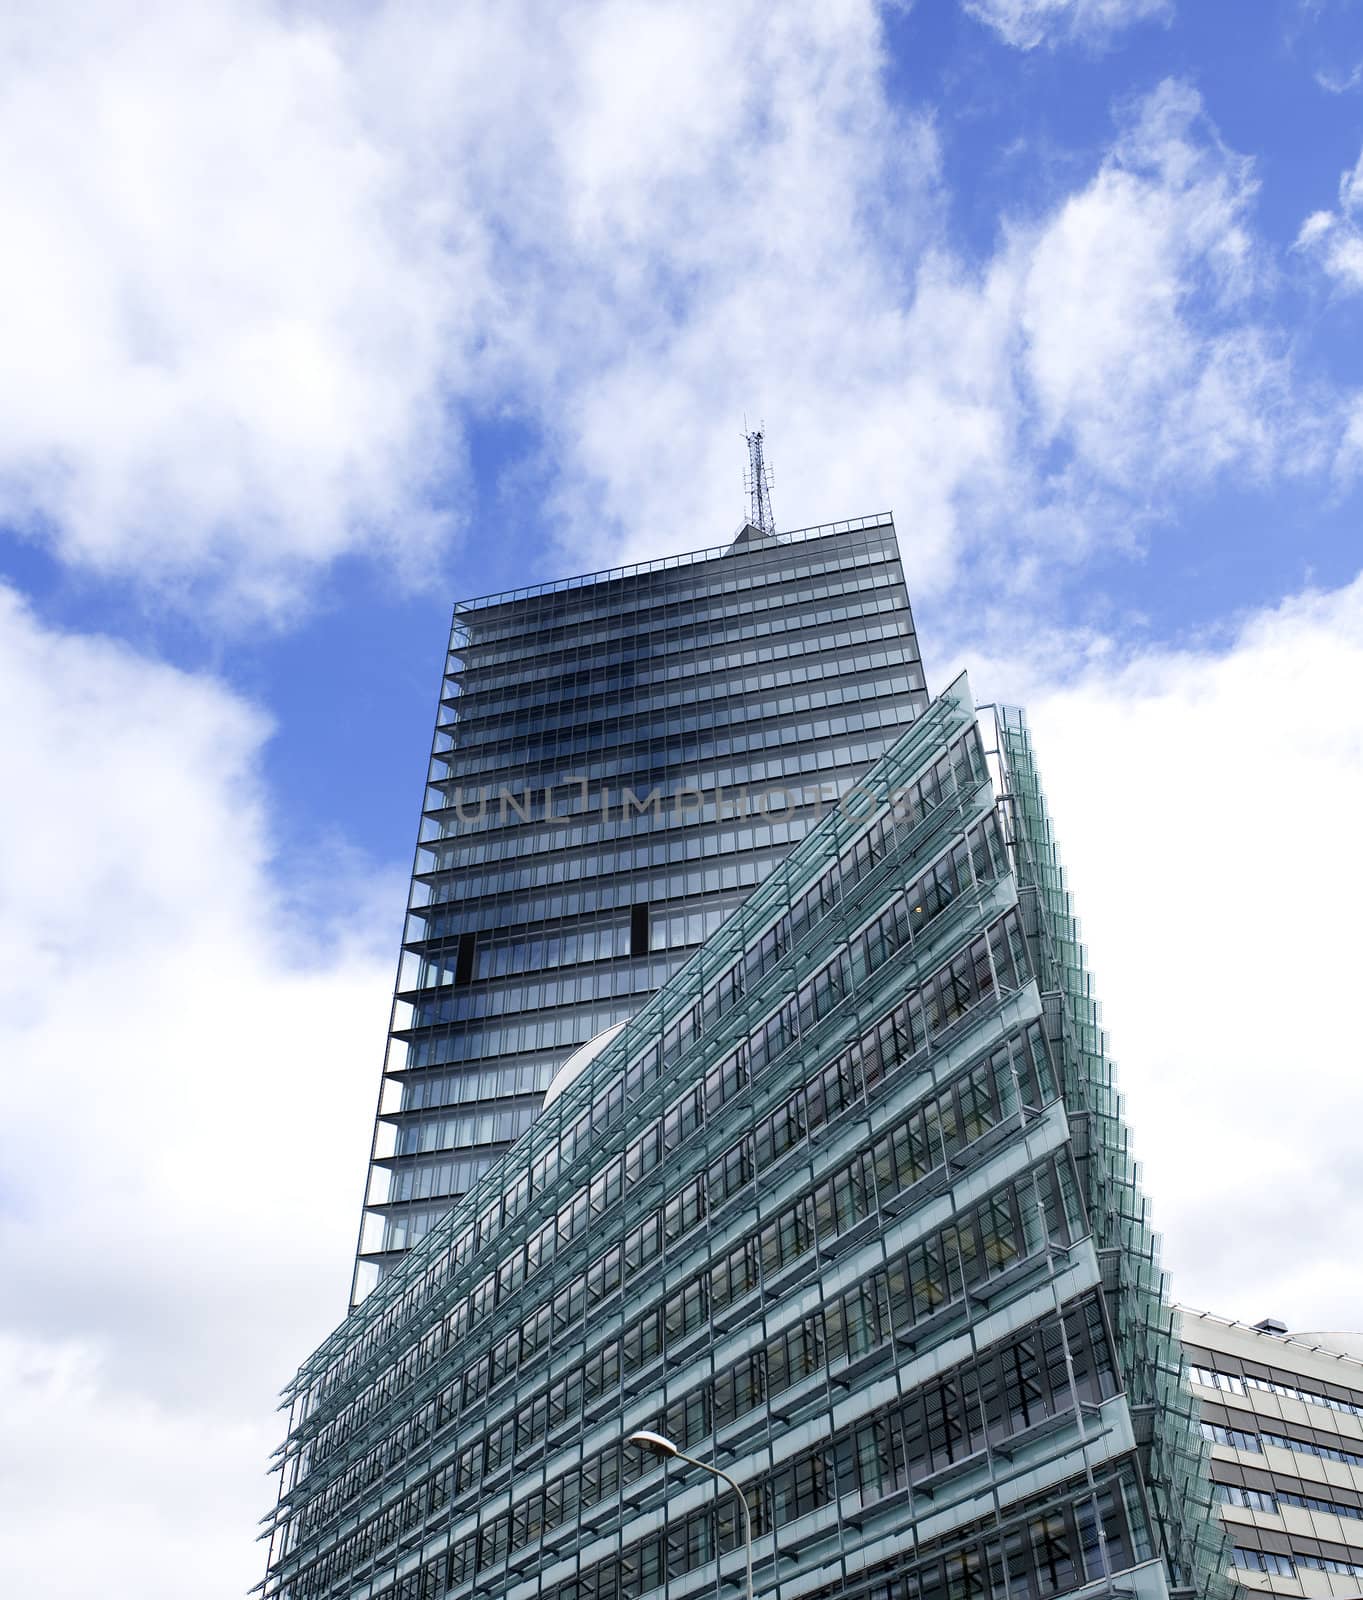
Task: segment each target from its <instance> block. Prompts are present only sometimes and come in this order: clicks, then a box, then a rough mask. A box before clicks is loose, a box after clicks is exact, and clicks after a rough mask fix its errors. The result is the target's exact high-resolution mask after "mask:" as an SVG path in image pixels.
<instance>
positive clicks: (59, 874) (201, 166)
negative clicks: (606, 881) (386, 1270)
mask: <svg viewBox="0 0 1363 1600" xmlns="http://www.w3.org/2000/svg"><path fill="white" fill-rule="evenodd" d="M0 75H2V76H3V93H2V94H0V151H3V152H4V154H3V157H2V158H0V216H2V217H3V219H4V248H3V250H0V328H2V329H3V341H2V343H0V349H3V381H0V729H3V732H4V741H5V775H6V782H5V783H4V785H3V788H2V789H0V818H2V819H3V827H2V828H0V839H3V844H0V996H2V997H3V1001H4V1003H3V1005H2V1006H0V1017H2V1018H3V1020H2V1021H0V1071H3V1073H4V1078H5V1082H4V1087H3V1092H4V1105H5V1111H6V1115H5V1117H4V1120H3V1124H2V1125H0V1269H2V1270H3V1283H4V1293H3V1295H0V1416H3V1417H4V1419H5V1423H4V1429H3V1433H4V1439H5V1443H4V1449H3V1451H2V1452H0V1479H3V1483H2V1484H0V1492H2V1493H3V1504H4V1506H5V1516H4V1518H3V1521H2V1522H0V1589H3V1590H4V1591H5V1592H7V1593H14V1594H43V1595H45V1596H51V1597H54V1600H66V1597H72V1600H87V1597H91V1596H95V1595H98V1596H101V1597H105V1600H123V1597H125V1596H126V1597H131V1596H133V1595H136V1596H137V1597H138V1600H185V1597H186V1596H191V1595H192V1596H194V1597H199V1596H203V1597H208V1600H218V1597H224V1600H227V1597H239V1596H241V1595H242V1594H243V1593H244V1592H245V1591H246V1590H247V1589H249V1588H250V1586H251V1585H252V1584H254V1583H255V1582H256V1581H257V1580H258V1578H259V1576H260V1574H261V1570H262V1567H261V1560H262V1554H263V1552H262V1551H261V1550H260V1549H259V1548H258V1547H257V1546H255V1545H254V1544H253V1526H254V1523H255V1520H256V1518H257V1517H258V1516H259V1515H260V1514H261V1513H262V1512H264V1511H265V1509H266V1507H267V1504H268V1501H269V1496H270V1486H269V1484H268V1482H267V1480H266V1478H265V1476H264V1473H263V1468H264V1464H265V1460H266V1457H267V1456H268V1453H269V1451H270V1449H271V1448H272V1446H273V1445H274V1443H275V1442H277V1438H278V1435H279V1419H278V1418H276V1417H275V1415H274V1413H273V1409H272V1407H273V1397H274V1394H275V1392H276V1390H277V1389H278V1387H279V1385H280V1384H281V1383H282V1382H283V1381H284V1380H285V1379H286V1377H287V1376H288V1374H289V1372H290V1370H291V1368H292V1366H293V1365H294V1364H295V1363H296V1362H297V1361H298V1359H299V1358H301V1357H302V1356H303V1355H304V1354H306V1352H307V1350H308V1349H310V1348H311V1346H312V1345H313V1344H314V1343H315V1342H316V1341H317V1340H318V1339H319V1338H320V1337H321V1336H322V1335H324V1334H325V1333H326V1332H327V1331H328V1329H329V1328H330V1327H331V1326H332V1324H333V1323H334V1322H335V1321H336V1320H337V1319H338V1318H339V1316H340V1314H341V1312H342V1310H343V1307H344V1303H345V1296H346V1292H347V1287H348V1283H349V1257H350V1253H351V1250H352V1249H353V1242H354V1235H355V1228H356V1221H357V1211H358V1203H359V1198H360V1189H361V1183H362V1178H363V1169H364V1165H365V1156H366V1152H367V1144H368V1126H367V1124H368V1120H369V1117H370V1115H371V1112H372V1105H373V1097H374V1093H375V1089H376V1081H377V1071H378V1065H379V1059H380V1047H381V1042H382V1036H383V1031H384V1026H385V1020H386V1014H387V1006H388V994H389V990H390V987H391V980H392V971H393V967H394V957H395V952H396V944H397V939H398V936H399V931H400V922H401V907H402V900H403V886H402V880H403V877H404V875H405V871H406V869H407V866H408V864H409V862H410V851H411V842H412V835H413V830H414V823H415V818H416V813H417V808H418V804H419V800H420V795H421V789H422V780H423V769H424V760H425V751H426V749H427V745H428V739H429V722H430V718H431V715H432V711H433V707H434V700H435V691H436V686H437V681H438V674H439V670H440V665H441V659H442V648H443V642H444V630H445V627H446V623H447V619H448V608H449V604H450V601H451V600H452V599H453V598H454V597H455V596H458V595H471V594H479V593H484V592H487V591H490V590H494V589H498V588H503V587H507V586H509V585H511V584H514V583H519V582H522V581H527V580H530V579H535V578H542V577H550V576H554V575H560V574H563V573H566V572H576V571H582V570H585V569H588V568H591V567H595V566H600V565H606V564H610V563H613V562H618V561H620V560H624V559H629V558H637V557H641V556H646V555H650V554H654V553H660V552H666V551H673V550H679V549H688V548H694V547H696V546H700V545H706V544H712V543H715V542H717V541H720V540H722V539H723V538H725V537H726V536H727V535H728V534H730V533H731V532H732V530H733V528H734V527H735V526H736V524H737V523H738V522H739V520H740V519H741V515H742V511H743V500H742V468H743V447H742V441H741V438H740V434H741V430H742V426H743V419H744V417H745V415H746V416H747V417H748V418H749V419H754V420H755V419H762V420H764V421H765V423H766V426H767V430H768V436H769V440H770V452H771V459H772V463H773V466H774V469H775V480H776V482H775V497H774V498H775V506H776V512H777V518H778V521H779V522H780V523H781V524H782V525H783V526H787V527H792V526H802V525H808V524H811V523H816V522H820V521H828V520H834V519H838V518H842V517H847V516H855V515H860V514H863V513H866V512H871V511H877V510H881V509H884V508H892V509H893V510H894V512H895V515H896V519H897V523H898V526H899V529H900V538H901V543H902V547H903V551H904V557H905V565H906V568H907V571H908V575H909V581H910V587H911V592H912V595H913V599H914V603H915V608H916V612H917V616H918V620H919V624H920V628H921V632H922V635H923V640H924V646H925V653H926V655H927V665H928V670H929V677H930V681H931V682H932V683H934V684H935V685H936V686H938V687H941V686H942V685H944V684H945V683H946V682H947V680H948V678H949V676H950V675H951V674H952V673H953V672H954V671H955V670H956V669H957V668H958V667H959V666H961V665H969V666H970V667H971V668H972V671H973V674H974V678H975V683H976V689H977V693H978V694H979V695H980V696H981V698H986V697H997V698H1001V699H1008V700H1013V701H1021V702H1023V703H1025V704H1027V705H1028V707H1029V709H1030V713H1031V719H1032V724H1033V728H1034V732H1035V737H1036V741H1037V745H1038V750H1039V755H1040V759H1041V763H1042V772H1043V776H1044V777H1045V779H1046V780H1047V784H1048V788H1049V792H1050V797H1051V801H1052V808H1053V811H1054V814H1055V817H1056V820H1057V826H1058V831H1059V835H1060V839H1061V842H1062V845H1063V847H1064V850H1065V854H1066V858H1067V861H1068V863H1069V866H1070V871H1071V878H1072V883H1073V886H1074V889H1075V891H1076V894H1077V897H1078V901H1079V906H1080V910H1081V912H1082V914H1083V917H1084V926H1085V932H1086V936H1087V938H1088V940H1089V944H1090V953H1091V958H1092V964H1093V966H1094V969H1095V972H1096V976H1097V983H1098V985H1099V991H1100V993H1101V994H1102V995H1103V997H1104V1000H1105V1013H1104V1014H1105V1020H1106V1023H1107V1025H1108V1027H1109V1029H1110V1031H1111V1035H1112V1039H1113V1047H1114V1053H1115V1055H1116V1057H1117V1059H1118V1062H1119V1064H1120V1066H1121V1070H1122V1080H1123V1083H1124V1086H1125V1088H1126V1090H1127V1095H1128V1108H1129V1113H1130V1116H1131V1119H1132V1122H1133V1124H1134V1127H1135V1131H1136V1139H1137V1144H1138V1149H1139V1152H1140V1153H1141V1154H1142V1156H1143V1158H1144V1162H1145V1172H1146V1179H1147V1184H1148V1187H1149V1189H1150V1192H1151V1194H1152V1195H1153V1197H1154V1203H1155V1217H1156V1221H1157V1223H1158V1224H1159V1226H1160V1227H1161V1228H1162V1229H1163V1230H1164V1232H1165V1235H1166V1241H1167V1243H1166V1260H1167V1263H1168V1265H1169V1266H1170V1268H1171V1270H1172V1272H1173V1274H1174V1279H1175V1288H1176V1291H1177V1293H1178V1294H1179V1296H1180V1297H1181V1298H1183V1299H1184V1300H1186V1301H1188V1302H1190V1303H1193V1304H1196V1305H1199V1306H1205V1307H1209V1308H1211V1309H1212V1310H1215V1311H1218V1312H1221V1313H1223V1314H1227V1315H1232V1316H1240V1317H1244V1318H1246V1319H1248V1320H1256V1319H1257V1318H1259V1317H1261V1316H1264V1315H1266V1314H1273V1315H1276V1316H1280V1317H1282V1318H1284V1319H1285V1320H1286V1321H1287V1322H1288V1323H1289V1324H1290V1325H1291V1326H1293V1327H1294V1328H1297V1329H1310V1328H1331V1327H1353V1328H1358V1327H1359V1326H1361V1325H1363V1283H1361V1282H1360V1274H1359V1272H1358V1270H1357V1245H1356V1241H1357V1239H1358V1238H1359V1237H1360V1235H1361V1234H1363V1187H1361V1186H1360V1182H1359V1177H1360V1143H1361V1142H1363V1141H1361V1139H1360V1132H1359V1130H1360V1127H1361V1126H1363V1087H1361V1084H1363V1072H1361V1071H1360V1067H1361V1066H1363V1063H1361V1062H1360V1049H1359V1044H1358V1028H1357V1022H1356V1017H1355V1000H1356V993H1357V990H1356V985H1357V983H1358V977H1357V966H1356V964H1357V962H1358V956H1359V948H1360V940H1359V933H1358V917H1359V912H1358V907H1359V906H1360V904H1363V866H1361V865H1360V852H1359V846H1358V842H1357V819H1358V817H1359V816H1360V815H1363V695H1361V694H1360V689H1363V576H1360V568H1363V542H1361V541H1360V538H1359V518H1360V509H1363V17H1361V16H1360V14H1359V11H1358V8H1357V6H1356V5H1354V4H1353V3H1352V0H914V3H908V0H899V3H890V0H887V3H886V4H884V5H883V6H880V7H877V6H875V5H874V4H872V3H871V0H820V3H818V4H817V5H815V4H810V5H801V4H791V5H778V6H771V5H767V4H759V3H756V0H753V3H747V0H722V3H716V4H709V3H706V0H676V3H666V0H654V3H648V4H644V3H641V0H606V3H601V4H589V3H582V4H548V3H543V0H542V3H540V4H530V3H520V0H495V3H487V4H481V5H480V4H476V3H469V4H436V3H434V0H430V3H423V0H409V3H395V4H392V5H389V6H380V5H376V4H368V3H362V0H353V3H350V4H341V5H331V6H327V7H322V6H320V5H314V4H311V3H309V0H280V3H278V4H274V5H272V4H269V3H267V0H237V3H235V4H230V3H223V0H199V3H197V4H195V5H193V6H185V5H182V4H172V3H170V0H136V3H133V0H127V3H124V0H98V3H96V4H94V5H91V4H88V3H87V4H80V5H77V4H75V3H74V0H71V3H69V4H68V3H65V0H44V3H43V4H42V5H41V6H39V5H36V4H35V5H26V4H20V5H17V6H11V7H9V8H8V10H7V13H6V15H5V16H4V18H3V19H2V20H0ZM186 1574H191V1575H192V1577H187V1576H186Z"/></svg>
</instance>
